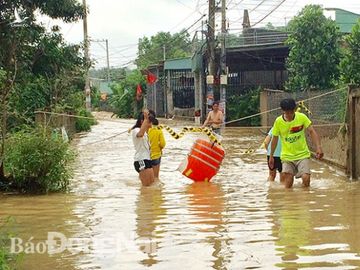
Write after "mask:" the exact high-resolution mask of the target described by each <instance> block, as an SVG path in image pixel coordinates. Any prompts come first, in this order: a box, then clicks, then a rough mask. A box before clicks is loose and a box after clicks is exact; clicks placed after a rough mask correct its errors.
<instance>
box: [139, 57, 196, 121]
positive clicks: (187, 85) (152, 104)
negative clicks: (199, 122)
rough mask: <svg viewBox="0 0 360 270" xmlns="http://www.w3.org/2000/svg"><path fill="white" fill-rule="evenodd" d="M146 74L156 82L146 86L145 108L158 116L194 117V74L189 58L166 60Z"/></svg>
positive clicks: (149, 68) (147, 70)
mask: <svg viewBox="0 0 360 270" xmlns="http://www.w3.org/2000/svg"><path fill="white" fill-rule="evenodd" d="M146 72H151V73H152V74H154V75H155V76H157V78H158V80H157V81H156V82H155V83H153V84H148V85H147V92H146V103H147V108H149V109H152V110H154V111H155V112H156V115H158V116H174V115H175V116H183V117H193V116H194V99H195V97H194V91H195V86H194V73H193V72H192V61H191V58H190V57H185V58H179V59H170V60H166V61H164V62H162V63H160V64H158V65H151V66H149V67H148V68H147V69H146V71H145V73H146Z"/></svg>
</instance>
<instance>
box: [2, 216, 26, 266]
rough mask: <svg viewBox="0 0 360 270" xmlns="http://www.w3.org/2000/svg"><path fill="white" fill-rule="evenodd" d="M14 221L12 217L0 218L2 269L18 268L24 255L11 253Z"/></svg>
mask: <svg viewBox="0 0 360 270" xmlns="http://www.w3.org/2000/svg"><path fill="white" fill-rule="evenodd" d="M12 221H13V219H12V218H10V217H9V218H3V219H0V270H12V269H16V268H17V267H16V266H17V265H18V264H19V262H20V259H21V257H22V256H21V255H22V254H11V253H10V245H11V237H13V235H12V233H11V232H10V227H11V225H12V223H13V222H12Z"/></svg>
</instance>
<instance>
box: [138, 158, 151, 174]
mask: <svg viewBox="0 0 360 270" xmlns="http://www.w3.org/2000/svg"><path fill="white" fill-rule="evenodd" d="M134 167H135V170H136V171H137V172H141V171H142V170H145V169H151V168H152V166H151V160H150V159H144V160H139V161H135V162H134Z"/></svg>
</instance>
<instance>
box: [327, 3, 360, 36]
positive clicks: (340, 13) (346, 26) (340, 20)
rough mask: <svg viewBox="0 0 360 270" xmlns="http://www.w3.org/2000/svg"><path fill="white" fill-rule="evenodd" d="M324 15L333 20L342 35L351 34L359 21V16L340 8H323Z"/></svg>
mask: <svg viewBox="0 0 360 270" xmlns="http://www.w3.org/2000/svg"><path fill="white" fill-rule="evenodd" d="M324 15H325V16H327V17H330V18H331V19H333V20H334V21H335V22H336V24H337V25H338V26H339V29H340V32H341V33H343V34H349V33H351V30H352V28H353V26H354V25H355V24H356V23H357V22H358V20H359V19H360V14H356V13H353V12H351V11H347V10H344V9H341V8H325V9H324Z"/></svg>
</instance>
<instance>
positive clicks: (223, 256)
mask: <svg viewBox="0 0 360 270" xmlns="http://www.w3.org/2000/svg"><path fill="white" fill-rule="evenodd" d="M186 193H187V194H188V199H189V206H188V209H189V214H190V215H191V216H192V219H193V221H190V224H191V225H192V226H194V227H195V228H197V229H196V230H197V232H198V235H199V236H200V235H201V234H202V235H203V237H199V238H200V239H204V242H206V243H208V244H209V245H211V247H212V249H213V250H212V252H211V256H212V257H213V258H212V259H211V261H212V262H213V264H212V267H213V268H214V269H224V266H225V263H226V260H228V259H229V258H228V257H229V256H230V254H229V253H230V252H229V249H230V247H229V241H228V240H229V239H228V238H227V236H226V227H225V222H224V217H223V214H224V211H225V198H224V193H223V191H222V190H221V187H220V186H219V185H218V184H216V183H192V184H190V185H188V187H187V189H186Z"/></svg>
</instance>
